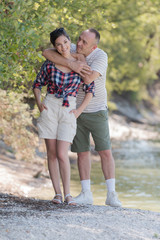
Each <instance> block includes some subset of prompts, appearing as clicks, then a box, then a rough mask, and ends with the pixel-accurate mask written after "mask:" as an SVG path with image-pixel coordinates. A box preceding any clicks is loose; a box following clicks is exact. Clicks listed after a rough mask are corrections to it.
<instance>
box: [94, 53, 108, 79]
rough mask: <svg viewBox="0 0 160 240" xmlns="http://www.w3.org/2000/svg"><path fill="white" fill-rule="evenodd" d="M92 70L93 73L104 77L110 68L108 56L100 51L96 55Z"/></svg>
mask: <svg viewBox="0 0 160 240" xmlns="http://www.w3.org/2000/svg"><path fill="white" fill-rule="evenodd" d="M90 67H91V69H92V70H93V71H96V72H98V73H100V75H103V74H104V72H105V71H106V69H107V67H108V56H107V54H106V53H105V52H104V51H102V50H100V51H98V52H97V53H96V55H95V57H94V60H93V61H92V63H91V65H90Z"/></svg>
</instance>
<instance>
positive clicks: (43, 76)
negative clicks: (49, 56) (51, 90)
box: [32, 60, 48, 90]
mask: <svg viewBox="0 0 160 240" xmlns="http://www.w3.org/2000/svg"><path fill="white" fill-rule="evenodd" d="M47 67H48V61H47V60H46V61H45V62H44V63H43V65H42V66H41V70H40V71H39V73H38V74H37V77H36V79H35V80H34V83H33V86H32V88H33V89H34V88H39V89H40V90H41V89H42V87H43V86H45V85H47V84H48V72H47Z"/></svg>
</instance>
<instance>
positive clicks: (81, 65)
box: [42, 48, 90, 77]
mask: <svg viewBox="0 0 160 240" xmlns="http://www.w3.org/2000/svg"><path fill="white" fill-rule="evenodd" d="M42 55H43V56H44V57H45V58H46V59H48V60H50V61H51V62H54V63H56V64H59V65H62V66H65V67H68V68H70V69H72V70H73V71H74V72H77V73H79V74H80V75H81V76H82V77H83V76H84V75H85V74H86V75H87V74H89V73H90V67H89V66H88V65H87V64H86V63H85V62H82V61H74V60H70V59H67V58H64V57H63V56H61V55H60V54H59V53H57V51H56V50H55V49H54V48H50V49H45V50H44V51H43V52H42Z"/></svg>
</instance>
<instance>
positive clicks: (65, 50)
mask: <svg viewBox="0 0 160 240" xmlns="http://www.w3.org/2000/svg"><path fill="white" fill-rule="evenodd" d="M70 44H71V42H70V40H69V39H68V38H67V37H66V36H64V35H62V36H60V37H58V38H57V39H56V41H55V48H56V50H57V51H58V52H59V53H60V54H61V55H62V56H64V57H65V56H67V55H68V54H70Z"/></svg>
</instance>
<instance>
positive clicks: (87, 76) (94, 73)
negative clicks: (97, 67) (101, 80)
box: [82, 71, 100, 84]
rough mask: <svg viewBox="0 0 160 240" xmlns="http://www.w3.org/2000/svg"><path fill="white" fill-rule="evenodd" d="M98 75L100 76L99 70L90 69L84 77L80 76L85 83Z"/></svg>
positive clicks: (88, 82)
mask: <svg viewBox="0 0 160 240" xmlns="http://www.w3.org/2000/svg"><path fill="white" fill-rule="evenodd" d="M99 76H100V73H99V72H96V71H91V73H90V74H86V75H85V76H84V77H82V79H83V81H84V82H85V84H90V83H91V82H93V81H94V80H96V78H98V77H99Z"/></svg>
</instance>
